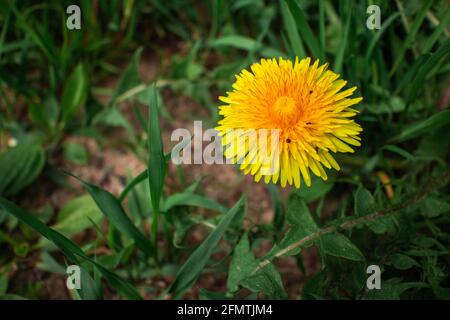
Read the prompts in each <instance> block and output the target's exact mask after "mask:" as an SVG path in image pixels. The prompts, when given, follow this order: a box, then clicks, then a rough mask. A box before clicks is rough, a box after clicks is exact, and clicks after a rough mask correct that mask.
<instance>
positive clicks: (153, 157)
mask: <svg viewBox="0 0 450 320" xmlns="http://www.w3.org/2000/svg"><path fill="white" fill-rule="evenodd" d="M150 90H151V94H150V112H149V117H150V118H149V122H148V123H149V126H148V133H147V134H148V148H149V160H148V168H147V169H148V178H149V184H150V196H151V198H152V206H153V210H154V211H156V212H157V211H159V202H160V198H161V195H162V191H163V186H164V177H165V174H166V160H165V157H164V153H163V144H162V138H161V128H160V125H159V115H158V94H157V92H156V85H155V84H153V85H152V86H151V88H150Z"/></svg>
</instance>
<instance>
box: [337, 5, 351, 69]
mask: <svg viewBox="0 0 450 320" xmlns="http://www.w3.org/2000/svg"><path fill="white" fill-rule="evenodd" d="M347 4H348V5H347V6H348V8H347V19H346V21H345V29H344V33H343V34H342V39H341V43H340V44H339V48H338V51H337V53H336V58H335V60H334V65H333V71H334V72H336V73H340V72H341V71H342V63H343V61H344V54H345V49H346V48H347V40H348V34H349V32H350V22H351V18H352V7H351V4H350V2H349V1H347Z"/></svg>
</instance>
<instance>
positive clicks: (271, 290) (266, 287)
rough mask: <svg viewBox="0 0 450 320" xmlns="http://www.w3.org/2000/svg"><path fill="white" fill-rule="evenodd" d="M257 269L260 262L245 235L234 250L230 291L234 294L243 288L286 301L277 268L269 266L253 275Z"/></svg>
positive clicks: (229, 274) (229, 283) (229, 280)
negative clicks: (240, 287)
mask: <svg viewBox="0 0 450 320" xmlns="http://www.w3.org/2000/svg"><path fill="white" fill-rule="evenodd" d="M257 267H258V260H256V259H255V257H254V256H253V253H252V252H251V250H250V243H249V240H248V235H247V233H245V234H244V235H243V236H242V238H241V240H240V241H239V243H238V245H237V246H236V247H235V248H234V253H233V260H232V261H231V264H230V269H229V273H228V280H227V287H228V291H229V292H230V293H234V292H236V291H238V289H239V286H243V287H245V288H247V289H249V290H251V291H253V292H256V293H260V292H261V293H264V294H266V295H268V296H269V297H271V298H276V299H286V298H287V294H286V292H285V291H284V287H283V283H282V281H281V277H280V274H279V273H278V272H277V270H276V269H275V267H274V266H273V265H272V264H268V265H266V266H264V267H263V268H261V269H259V270H258V271H257V272H256V273H255V274H253V272H254V271H255V270H256V268H257Z"/></svg>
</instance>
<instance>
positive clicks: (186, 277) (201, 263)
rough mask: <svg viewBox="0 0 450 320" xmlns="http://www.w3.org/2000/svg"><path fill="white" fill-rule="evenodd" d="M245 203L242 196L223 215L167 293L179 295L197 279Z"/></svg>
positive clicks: (182, 268) (185, 264)
mask: <svg viewBox="0 0 450 320" xmlns="http://www.w3.org/2000/svg"><path fill="white" fill-rule="evenodd" d="M245 204H246V198H245V197H242V198H241V199H240V200H239V201H238V202H237V203H236V204H235V205H234V206H233V207H232V208H231V209H230V210H229V211H228V212H227V213H226V214H224V215H223V218H222V219H221V220H220V222H219V224H218V225H217V226H216V228H215V229H214V230H213V231H212V232H211V233H210V234H209V235H208V237H207V238H206V239H205V240H204V241H203V242H202V243H201V244H200V246H199V247H198V248H197V249H196V250H195V251H194V253H193V254H192V255H191V256H190V257H189V259H188V260H187V261H186V262H185V263H184V264H183V266H182V267H181V268H180V270H179V271H178V273H177V276H176V277H175V280H174V282H173V283H172V285H171V286H170V288H169V290H168V293H169V294H172V295H173V297H174V298H177V297H181V296H182V295H183V294H184V292H186V290H188V289H189V288H190V287H191V286H192V284H193V283H194V282H195V281H196V280H197V278H198V277H199V275H200V273H201V272H202V270H203V269H204V268H205V266H206V263H207V262H208V260H209V258H210V256H211V254H212V253H213V251H214V249H215V248H216V247H217V244H218V243H219V240H220V239H221V238H222V236H223V234H224V233H225V231H226V230H227V228H228V226H229V225H230V223H231V222H232V220H233V218H234V217H235V216H236V215H238V214H239V213H240V211H241V210H245V207H246V206H245Z"/></svg>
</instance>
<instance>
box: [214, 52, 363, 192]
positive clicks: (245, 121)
mask: <svg viewBox="0 0 450 320" xmlns="http://www.w3.org/2000/svg"><path fill="white" fill-rule="evenodd" d="M327 67H328V65H327V64H324V65H321V66H319V61H318V60H316V61H315V62H314V63H313V64H311V59H310V58H305V59H302V60H300V61H299V59H298V58H297V59H296V60H295V63H292V62H291V61H289V60H284V59H282V58H280V59H279V60H278V61H277V60H276V59H261V61H260V62H259V63H255V64H253V65H252V66H251V68H250V69H251V71H249V70H243V71H242V72H241V73H240V74H239V75H237V76H236V82H235V83H234V84H233V90H232V91H231V92H227V96H226V97H219V99H220V100H221V101H222V102H224V103H225V104H226V105H223V106H220V107H219V110H220V111H219V114H221V115H222V116H223V119H222V120H220V121H219V126H218V127H216V130H218V131H219V135H220V136H222V143H223V145H224V154H225V157H226V158H227V159H229V160H230V162H231V163H238V164H240V169H241V170H243V171H244V173H246V174H248V173H250V174H252V175H254V177H255V181H259V180H261V179H262V178H264V181H265V182H266V183H269V182H270V181H272V182H273V183H277V182H278V181H280V183H281V186H282V187H285V186H286V184H289V185H292V184H294V185H295V187H297V188H299V187H300V184H301V180H302V179H303V181H304V182H305V183H306V185H307V186H310V185H311V174H310V172H312V173H314V174H315V175H316V176H319V177H321V178H322V179H324V180H326V179H327V174H326V172H325V169H324V167H325V168H328V169H331V168H333V169H336V170H339V169H340V167H339V165H338V163H337V162H336V160H335V159H334V157H333V155H332V153H336V152H354V150H353V149H352V147H351V146H360V145H361V144H360V141H361V138H360V137H359V136H358V135H359V134H360V132H361V131H362V128H361V126H360V125H359V124H357V123H356V122H355V121H354V120H353V119H351V118H352V117H354V116H355V115H356V114H357V113H358V111H357V110H355V109H353V108H351V106H353V105H355V104H357V103H359V102H360V101H361V100H362V98H360V97H358V98H350V96H351V95H352V94H353V93H354V91H355V90H356V87H352V88H350V89H346V90H343V91H341V89H342V88H343V87H344V86H345V85H346V83H347V82H346V81H345V80H341V79H338V78H339V75H338V74H336V73H334V72H332V71H330V70H327ZM267 130H269V131H270V132H276V133H277V134H276V135H272V134H270V133H269V134H267ZM263 133H264V134H263ZM244 136H245V138H246V139H245V140H243V139H242V138H243V137H244ZM274 147H275V148H274ZM268 148H269V149H270V150H272V151H273V152H271V153H270V154H269V156H267V157H266V158H267V159H269V160H270V161H269V162H270V163H269V165H270V170H267V162H265V161H263V160H262V159H264V157H260V156H259V154H261V153H262V149H264V150H266V149H268ZM272 148H273V149H272Z"/></svg>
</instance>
